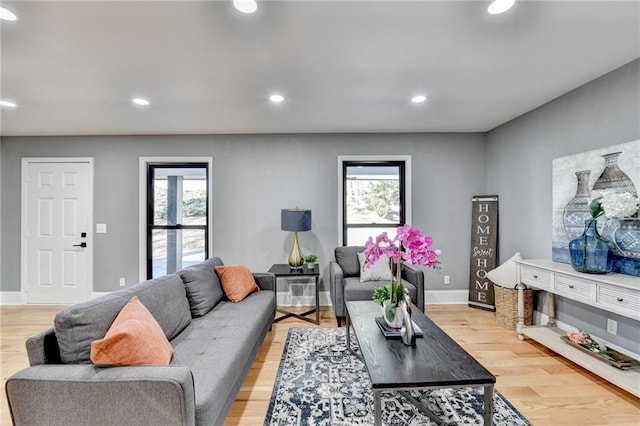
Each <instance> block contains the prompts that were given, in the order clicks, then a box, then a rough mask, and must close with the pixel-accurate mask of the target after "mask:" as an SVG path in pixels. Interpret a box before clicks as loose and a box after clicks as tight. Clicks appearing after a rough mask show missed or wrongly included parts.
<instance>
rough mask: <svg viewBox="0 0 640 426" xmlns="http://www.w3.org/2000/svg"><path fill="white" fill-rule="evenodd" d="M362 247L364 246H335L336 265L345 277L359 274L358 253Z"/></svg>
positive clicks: (361, 250) (362, 249)
mask: <svg viewBox="0 0 640 426" xmlns="http://www.w3.org/2000/svg"><path fill="white" fill-rule="evenodd" d="M364 249H365V246H347V247H336V249H335V256H336V262H338V265H340V267H341V268H342V273H343V275H344V277H345V278H347V277H357V276H359V275H360V263H359V262H358V253H362V252H363V251H364Z"/></svg>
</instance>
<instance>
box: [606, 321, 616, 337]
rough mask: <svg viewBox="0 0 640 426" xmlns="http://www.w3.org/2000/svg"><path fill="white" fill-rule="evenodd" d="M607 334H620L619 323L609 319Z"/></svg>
mask: <svg viewBox="0 0 640 426" xmlns="http://www.w3.org/2000/svg"><path fill="white" fill-rule="evenodd" d="M607 333H611V334H613V335H617V334H618V321H615V320H612V319H611V318H607Z"/></svg>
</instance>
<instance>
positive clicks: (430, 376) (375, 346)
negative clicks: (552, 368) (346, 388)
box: [346, 301, 496, 425]
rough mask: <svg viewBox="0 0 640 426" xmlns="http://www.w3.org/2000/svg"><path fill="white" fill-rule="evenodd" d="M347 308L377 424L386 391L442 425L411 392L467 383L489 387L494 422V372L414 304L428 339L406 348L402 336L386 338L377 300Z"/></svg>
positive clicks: (488, 419)
mask: <svg viewBox="0 0 640 426" xmlns="http://www.w3.org/2000/svg"><path fill="white" fill-rule="evenodd" d="M346 307H347V347H348V348H349V350H350V351H351V352H352V353H354V355H356V356H358V357H359V358H360V359H361V360H362V361H363V362H364V364H365V366H366V367H367V371H368V372H369V377H370V378H371V386H372V388H373V399H374V410H375V413H374V414H375V424H376V425H381V424H382V420H381V402H380V394H381V392H385V391H397V392H399V393H400V394H402V396H404V397H405V398H406V399H407V400H408V401H409V402H411V403H412V404H413V405H415V406H416V408H417V409H418V410H419V411H420V412H422V413H424V414H425V415H427V416H428V417H429V418H430V419H431V420H433V421H435V422H436V424H442V421H441V420H440V419H439V418H438V417H436V416H435V415H434V414H433V413H431V412H430V411H429V410H427V408H426V407H424V406H423V405H422V404H421V403H420V402H419V401H418V400H416V399H415V398H413V397H412V396H411V395H410V394H409V393H408V392H407V391H409V390H412V389H436V388H457V387H468V386H483V387H484V416H483V417H484V424H485V425H491V424H492V417H493V387H494V385H495V383H496V378H495V376H494V375H493V374H491V373H490V372H489V371H488V370H487V369H486V368H484V367H483V366H482V365H481V364H480V363H479V362H478V361H476V360H475V359H474V358H473V357H472V356H471V355H469V354H468V353H467V352H466V351H465V350H464V349H462V347H460V345H458V344H457V343H456V342H455V341H454V340H453V339H452V338H451V337H449V336H448V335H447V334H446V333H445V332H444V331H442V330H441V329H440V327H438V326H437V325H436V324H435V323H434V322H433V321H431V320H430V319H429V318H428V317H427V316H425V315H424V314H423V313H422V312H420V310H419V309H418V308H417V307H416V306H415V305H414V306H413V315H412V319H413V321H414V322H415V323H416V324H417V325H418V326H419V327H420V328H421V329H422V331H423V332H424V337H421V338H417V339H416V345H415V346H405V345H403V344H402V341H401V340H398V339H395V340H394V339H389V340H387V339H386V338H385V337H384V336H383V335H382V333H381V332H380V329H379V328H378V325H377V324H376V321H375V318H376V317H377V316H381V315H382V313H381V310H380V306H379V305H376V304H375V303H374V302H369V301H364V302H362V301H360V302H346ZM349 326H351V327H352V328H353V331H354V334H355V336H356V339H358V345H359V346H360V353H361V354H362V355H361V356H360V355H359V354H357V353H355V352H353V350H352V348H351V339H350V336H349V335H350V333H349Z"/></svg>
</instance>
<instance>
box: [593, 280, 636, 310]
mask: <svg viewBox="0 0 640 426" xmlns="http://www.w3.org/2000/svg"><path fill="white" fill-rule="evenodd" d="M598 304H601V305H603V306H606V307H607V308H609V309H610V310H611V311H612V312H616V311H618V310H621V309H623V310H625V311H630V312H633V313H634V314H635V316H640V315H639V314H638V313H639V312H640V290H632V289H628V288H622V287H614V286H610V285H607V284H600V285H599V286H598Z"/></svg>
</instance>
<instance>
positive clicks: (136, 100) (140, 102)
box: [131, 98, 149, 106]
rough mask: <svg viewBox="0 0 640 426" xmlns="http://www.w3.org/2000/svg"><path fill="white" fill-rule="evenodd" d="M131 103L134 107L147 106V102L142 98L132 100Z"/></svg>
mask: <svg viewBox="0 0 640 426" xmlns="http://www.w3.org/2000/svg"><path fill="white" fill-rule="evenodd" d="M131 102H133V103H134V104H136V105H142V106H147V105H149V101H148V100H146V99H144V98H133V99H132V100H131Z"/></svg>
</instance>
